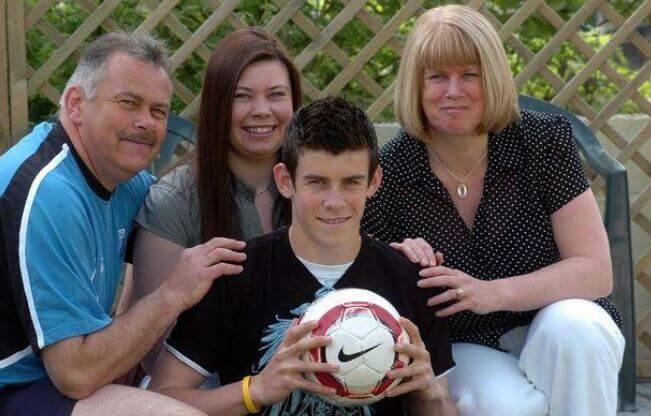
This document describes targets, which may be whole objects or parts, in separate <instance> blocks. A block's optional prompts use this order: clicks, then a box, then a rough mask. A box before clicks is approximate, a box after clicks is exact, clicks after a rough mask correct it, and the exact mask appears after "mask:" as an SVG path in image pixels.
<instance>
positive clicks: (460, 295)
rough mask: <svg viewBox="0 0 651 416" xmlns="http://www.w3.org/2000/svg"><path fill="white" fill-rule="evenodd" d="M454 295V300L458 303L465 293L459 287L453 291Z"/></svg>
mask: <svg viewBox="0 0 651 416" xmlns="http://www.w3.org/2000/svg"><path fill="white" fill-rule="evenodd" d="M454 293H455V295H456V299H457V301H460V300H461V299H463V295H464V294H465V293H466V292H465V291H464V290H463V289H461V288H460V287H458V288H457V290H455V291H454Z"/></svg>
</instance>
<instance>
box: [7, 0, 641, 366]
mask: <svg viewBox="0 0 651 416" xmlns="http://www.w3.org/2000/svg"><path fill="white" fill-rule="evenodd" d="M248 3H250V1H249V2H248ZM385 3H386V4H385ZM389 3H395V2H389V1H386V2H383V1H381V0H375V1H364V0H268V1H266V2H264V7H265V8H264V10H263V11H260V12H259V13H258V14H256V11H255V10H254V11H250V10H249V9H250V5H248V6H247V1H246V0H222V1H219V0H205V1H202V0H192V1H191V0H185V1H181V0H130V1H126V2H123V1H119V0H104V1H99V0H77V1H71V0H68V1H54V0H31V1H25V2H23V1H19V0H8V1H4V0H0V151H2V150H4V149H6V148H7V146H8V145H9V143H10V137H13V138H17V137H20V136H22V134H23V133H24V132H25V131H27V129H28V125H29V120H30V114H34V112H35V111H36V110H35V108H37V107H38V108H41V107H43V106H44V105H45V106H46V107H47V106H48V105H49V106H50V107H51V108H54V104H53V103H57V102H58V100H59V96H60V93H61V88H62V83H61V80H62V79H65V78H67V76H68V75H69V74H70V71H71V68H72V67H73V66H74V61H75V59H76V58H77V57H78V54H79V51H80V50H81V48H83V46H84V44H85V43H86V42H87V41H88V40H89V39H92V38H94V37H95V36H97V35H98V34H99V33H102V32H103V31H111V30H116V29H120V28H124V27H125V22H124V21H123V19H122V16H123V14H124V13H123V12H124V9H125V7H128V8H132V9H133V10H136V11H137V13H136V14H137V15H138V16H140V18H139V19H135V20H133V19H132V20H131V21H128V22H127V23H126V26H129V27H132V28H133V27H135V30H136V31H138V32H153V33H156V34H157V35H165V36H167V37H169V38H171V39H173V41H172V42H170V46H171V48H172V52H173V56H172V66H173V69H174V71H175V79H174V86H175V98H174V109H175V110H176V111H177V112H179V113H181V114H182V115H184V116H187V117H190V118H192V117H194V115H195V114H196V112H197V108H198V94H199V92H200V91H199V90H200V74H201V73H202V72H203V69H204V68H205V63H206V61H207V60H208V57H209V55H210V52H211V48H212V46H214V44H215V42H216V41H217V40H218V39H219V37H220V36H222V35H223V34H224V33H226V32H228V31H230V30H233V29H234V28H240V27H244V26H247V25H251V24H259V25H261V26H263V27H265V28H266V29H267V30H270V31H271V32H274V33H277V34H278V35H279V37H280V38H281V39H282V40H283V41H284V42H285V43H286V45H287V46H288V48H289V50H290V51H291V53H292V55H293V56H294V60H295V62H296V64H297V66H298V67H299V69H300V70H301V71H302V76H303V83H304V91H305V94H306V98H307V99H308V100H309V99H315V98H318V97H322V96H326V95H336V94H343V95H347V96H354V97H356V101H358V104H360V105H362V106H364V108H365V109H366V110H367V112H368V113H369V115H370V116H371V117H372V118H373V119H375V120H382V121H384V120H386V119H387V117H390V114H391V106H392V98H393V94H394V83H393V79H394V77H395V73H396V71H397V63H398V60H399V56H400V53H401V50H402V45H403V42H404V39H405V34H406V33H407V32H408V29H409V27H410V26H411V25H412V24H413V22H414V20H415V18H416V17H417V16H418V15H419V14H420V13H421V12H422V11H423V10H424V9H425V8H428V7H431V6H433V5H436V4H438V2H432V1H425V0H406V1H403V2H401V3H400V4H398V7H395V8H394V10H393V9H392V11H391V13H388V14H387V10H388V4H389ZM435 3H436V4H435ZM494 3H497V2H491V1H486V2H484V1H481V0H470V1H468V2H467V4H469V5H470V6H471V7H474V8H477V9H480V10H481V11H482V13H483V14H484V15H486V16H487V17H488V18H489V19H490V21H491V22H492V23H493V24H494V25H495V27H496V28H497V29H498V30H499V33H500V36H501V38H502V39H503V40H504V42H505V44H506V45H507V49H508V50H509V52H510V53H511V54H512V55H511V56H512V59H513V61H514V62H512V63H513V65H514V68H515V69H516V70H515V72H516V77H515V81H516V84H517V85H518V87H519V88H520V89H521V90H524V91H526V90H527V89H528V88H530V87H531V85H532V83H538V84H539V85H543V86H544V89H545V97H543V98H546V99H549V100H550V101H552V102H554V103H555V104H558V105H561V106H566V107H568V108H569V109H571V110H572V111H573V112H575V113H577V114H580V115H582V116H583V117H585V119H586V120H587V122H588V124H589V126H590V128H591V129H592V130H593V131H594V132H597V133H599V135H600V137H601V139H602V140H603V141H604V143H606V144H608V146H609V147H610V149H612V150H614V152H616V157H617V159H618V160H619V161H620V162H621V163H623V164H624V165H626V167H627V168H628V170H629V173H630V175H631V176H632V177H635V178H637V179H636V180H635V181H632V182H634V184H633V186H632V188H634V189H633V192H632V196H631V198H632V199H631V201H630V202H631V218H632V221H633V224H632V228H633V234H634V237H635V239H636V241H640V242H641V243H639V244H638V246H636V249H635V250H634V263H635V268H634V274H635V278H636V281H637V282H638V285H637V290H638V292H641V291H644V292H650V293H651V244H650V243H649V242H650V241H651V203H649V200H650V199H651V183H650V182H651V181H649V177H651V161H650V158H651V149H650V147H651V143H650V140H649V137H651V120H650V118H649V116H651V102H650V100H651V85H650V83H651V81H649V78H650V76H651V59H650V58H651V43H650V42H649V39H650V37H651V36H649V35H647V37H646V38H645V35H644V34H643V31H641V29H644V28H646V29H650V28H651V21H650V18H649V16H650V14H651V0H638V1H634V0H633V1H629V2H628V3H627V4H628V7H627V8H626V10H627V12H626V13H624V12H622V10H621V8H620V9H617V8H616V7H614V6H613V4H612V3H611V2H609V1H603V0H587V1H585V2H582V3H581V2H579V5H580V6H577V8H576V10H573V11H571V12H570V13H568V12H567V11H566V10H558V9H555V8H554V7H553V6H552V4H558V3H560V2H556V3H553V2H552V1H551V0H548V1H544V0H529V1H524V2H521V3H520V4H519V5H518V7H513V10H511V11H510V12H509V11H506V12H505V11H504V10H502V9H499V8H497V6H496V5H495V4H494ZM511 3H514V2H511ZM63 6H65V7H72V6H74V8H75V10H78V14H77V15H75V19H78V20H79V24H78V25H76V26H75V27H74V29H73V30H71V31H69V32H67V31H65V30H63V29H62V28H61V27H59V26H60V25H59V26H57V24H56V22H55V21H54V20H53V17H56V16H57V13H59V10H60V9H61V8H62V7H63ZM188 7H194V8H196V7H199V9H200V10H199V12H197V13H195V14H194V15H193V16H194V17H193V19H188V18H187V16H185V15H184V16H181V15H180V12H179V11H180V10H181V9H183V8H188ZM379 11H382V13H380V12H379ZM251 16H254V18H252V17H251ZM255 16H258V18H257V20H256V18H255ZM530 20H537V21H541V22H544V24H545V25H547V26H551V28H553V33H554V34H553V36H551V37H550V38H549V39H547V40H546V41H545V43H544V44H543V45H538V46H537V47H532V46H531V45H530V44H527V42H525V41H523V38H524V37H526V36H524V35H525V33H524V32H525V30H526V29H525V27H526V25H527V22H528V21H530ZM595 20H599V21H600V22H601V23H600V25H599V26H600V27H607V28H609V31H608V41H607V42H606V43H604V44H599V45H596V44H595V43H594V42H591V41H590V39H587V38H586V36H585V35H584V28H585V26H586V24H587V22H594V21H595ZM345 31H349V32H350V31H353V32H354V31H358V32H359V33H360V36H361V37H363V38H365V39H366V42H365V43H364V45H363V46H361V47H358V48H351V47H350V45H347V44H345V43H346V41H345V39H344V40H342V38H341V35H342V33H344V32H345ZM650 31H651V30H647V33H648V32H650ZM296 38H298V39H302V40H301V41H300V42H298V41H297V42H296V44H294V42H293V41H292V39H296ZM39 40H40V41H44V42H45V43H46V44H48V45H50V46H51V50H50V52H48V53H47V54H46V56H44V57H40V58H38V57H34V56H35V55H36V54H37V52H38V51H35V50H34V48H35V42H36V41H39ZM624 49H626V50H628V51H629V52H630V51H631V50H633V55H635V56H636V57H637V58H636V59H635V62H636V63H635V65H633V64H632V63H628V64H627V63H626V62H624V66H626V67H627V71H622V70H621V66H622V59H624V58H623V57H624V55H623V54H622V53H623V52H622V51H623V50H624ZM563 50H564V51H568V50H571V51H572V52H573V54H574V55H573V56H574V57H575V61H574V62H570V63H569V64H574V69H573V70H569V71H566V72H563V71H560V70H559V69H558V68H559V66H558V62H555V60H556V61H558V59H559V58H558V57H559V56H561V55H560V54H561V51H563ZM563 56H565V55H563ZM387 57H388V58H387ZM627 57H628V58H630V55H627ZM631 62H632V60H631ZM561 64H568V63H567V62H563V63H561ZM320 65H321V66H323V65H326V66H328V67H331V68H332V70H331V71H330V73H329V75H327V76H325V77H317V76H316V75H315V68H316V67H318V66H320ZM569 66H570V67H572V65H569ZM188 73H194V74H195V76H194V78H193V77H192V76H190V77H188V76H187V74H188ZM188 80H189V81H188ZM197 80H198V81H197ZM598 80H600V82H602V84H599V85H604V84H603V82H605V85H608V86H609V89H608V91H609V92H608V93H604V94H603V96H601V94H600V92H599V91H597V93H596V96H598V99H597V100H595V92H594V91H593V92H590V90H589V88H590V86H591V85H593V84H595V82H596V81H598ZM589 94H592V95H591V98H590V99H588V98H587V96H588V95H589ZM43 103H45V104H43ZM623 109H627V112H629V113H630V112H635V113H638V114H641V116H639V117H638V119H639V120H641V121H639V122H638V123H639V124H640V126H641V127H640V128H639V129H638V130H637V131H635V132H633V134H631V135H628V136H626V135H624V134H623V133H621V131H620V130H618V129H617V128H616V127H615V126H614V124H613V123H612V120H614V117H615V116H616V115H617V114H618V113H620V112H621V111H622V110H623ZM640 117H641V118H640ZM635 184H637V185H635ZM593 185H594V187H595V189H596V190H597V191H599V192H602V191H603V183H602V181H600V180H599V178H594V183H593ZM645 294H646V298H649V293H645ZM638 298H639V297H638ZM638 303H639V304H638V309H639V310H638V312H639V313H638V321H637V324H636V334H637V337H638V340H639V344H638V352H639V354H638V357H639V359H638V371H639V373H640V374H642V375H646V376H651V308H648V310H645V309H646V308H647V306H648V305H651V302H646V303H644V302H638Z"/></svg>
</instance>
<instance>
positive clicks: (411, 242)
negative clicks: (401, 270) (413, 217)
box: [389, 237, 443, 267]
mask: <svg viewBox="0 0 651 416" xmlns="http://www.w3.org/2000/svg"><path fill="white" fill-rule="evenodd" d="M389 245H390V246H391V247H393V248H395V249H396V250H398V251H400V252H401V253H402V254H404V255H405V257H407V258H408V259H409V261H411V262H412V263H417V264H420V265H421V266H422V267H432V266H437V265H440V264H443V253H441V252H440V251H436V252H435V251H434V249H432V246H431V245H430V244H429V243H428V242H427V241H425V240H424V239H422V238H420V237H418V238H405V239H404V240H403V241H402V243H391V244H389Z"/></svg>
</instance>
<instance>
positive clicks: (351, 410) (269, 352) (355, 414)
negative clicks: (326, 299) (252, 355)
mask: <svg viewBox="0 0 651 416" xmlns="http://www.w3.org/2000/svg"><path fill="white" fill-rule="evenodd" d="M331 290H333V289H332V288H328V287H322V288H321V289H319V290H317V292H316V293H315V294H314V299H315V300H316V299H318V298H320V297H322V296H324V295H325V294H327V293H328V292H330V291H331ZM309 306H310V303H304V304H302V305H300V306H299V307H297V308H294V309H292V310H291V311H290V314H291V316H292V318H281V317H280V315H276V322H275V323H272V324H269V325H268V326H267V328H266V329H265V330H264V332H263V336H262V339H261V345H262V347H260V351H265V352H264V354H263V355H262V357H261V358H260V361H259V362H258V365H257V366H255V367H254V368H253V369H252V370H253V373H254V374H257V373H259V372H260V371H261V370H262V368H263V367H264V366H265V365H267V364H268V363H269V360H271V357H273V355H274V354H275V353H276V350H277V349H278V346H280V344H281V343H282V342H283V338H284V337H285V333H286V332H287V330H288V329H289V328H290V327H291V326H292V321H293V320H294V318H298V317H300V316H301V315H303V313H304V312H305V310H306V309H307V308H308V307H309ZM313 415H314V416H317V415H318V416H322V415H323V416H372V415H373V409H371V407H369V406H366V405H364V406H359V407H341V406H335V405H332V404H330V403H328V402H326V401H324V400H323V399H321V398H320V397H319V396H317V395H315V394H313V393H311V392H306V391H303V390H294V391H293V392H292V393H291V394H290V395H289V396H288V397H286V398H285V399H283V400H282V401H280V402H277V403H274V404H273V405H271V406H269V407H267V408H266V409H265V411H264V413H263V416H313Z"/></svg>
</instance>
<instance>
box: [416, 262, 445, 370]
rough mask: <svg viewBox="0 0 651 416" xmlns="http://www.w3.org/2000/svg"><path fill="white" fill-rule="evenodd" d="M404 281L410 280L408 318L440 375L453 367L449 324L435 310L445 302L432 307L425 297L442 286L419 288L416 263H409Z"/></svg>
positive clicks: (439, 289)
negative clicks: (410, 312) (410, 309)
mask: <svg viewBox="0 0 651 416" xmlns="http://www.w3.org/2000/svg"><path fill="white" fill-rule="evenodd" d="M408 270H409V272H408V275H407V276H404V279H405V281H410V282H412V283H411V284H410V286H409V287H408V288H407V296H408V299H410V300H411V302H412V311H413V316H412V317H409V319H410V320H411V321H412V322H413V323H414V324H416V326H417V327H418V330H419V331H420V336H421V337H422V339H423V342H424V343H425V347H426V348H427V351H429V353H430V357H431V360H432V369H433V370H434V375H435V376H437V377H438V376H440V375H442V374H444V373H446V372H447V371H449V370H450V369H452V368H453V367H454V365H455V364H454V360H453V359H452V344H451V343H450V325H449V320H448V318H439V317H437V316H436V315H435V313H436V311H438V310H439V309H442V308H444V307H446V306H448V305H447V304H444V305H438V306H434V307H430V306H427V299H429V298H430V297H432V296H436V295H438V294H440V293H442V292H443V291H444V289H443V288H427V289H421V288H419V287H418V286H416V282H417V281H418V271H419V270H420V267H419V266H418V265H414V264H410V265H409V268H408Z"/></svg>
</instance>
